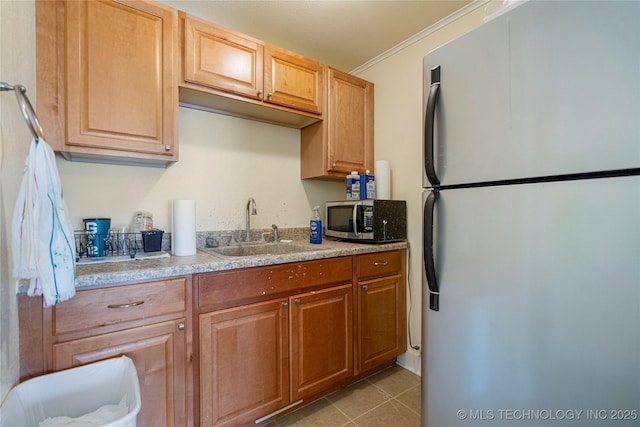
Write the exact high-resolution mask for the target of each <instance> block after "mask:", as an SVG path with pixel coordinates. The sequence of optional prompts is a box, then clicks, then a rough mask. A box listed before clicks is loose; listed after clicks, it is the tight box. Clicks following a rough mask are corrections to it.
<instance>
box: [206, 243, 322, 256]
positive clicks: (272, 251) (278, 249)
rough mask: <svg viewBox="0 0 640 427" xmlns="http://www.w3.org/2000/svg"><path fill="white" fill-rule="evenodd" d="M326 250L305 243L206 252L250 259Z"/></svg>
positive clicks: (267, 244) (247, 245) (221, 247)
mask: <svg viewBox="0 0 640 427" xmlns="http://www.w3.org/2000/svg"><path fill="white" fill-rule="evenodd" d="M323 249H325V248H322V247H318V246H317V245H311V244H303V243H282V242H278V243H258V244H238V245H232V246H220V247H217V248H206V249H204V250H205V251H206V252H209V253H212V254H214V255H219V256H223V257H249V256H258V255H284V254H294V253H301V252H314V251H318V250H323Z"/></svg>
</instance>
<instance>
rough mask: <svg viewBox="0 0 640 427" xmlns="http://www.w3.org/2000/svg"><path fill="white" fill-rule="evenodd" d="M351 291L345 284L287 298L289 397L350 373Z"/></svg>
mask: <svg viewBox="0 0 640 427" xmlns="http://www.w3.org/2000/svg"><path fill="white" fill-rule="evenodd" d="M351 294H352V286H351V284H349V285H343V286H337V287H334V288H329V289H326V290H322V291H317V292H309V293H305V294H301V295H297V296H294V297H290V298H289V300H290V304H289V305H290V306H291V400H292V401H297V400H299V399H303V398H306V397H309V396H312V395H314V394H316V393H318V392H321V391H323V390H327V389H329V388H331V386H332V385H334V384H336V383H339V382H340V381H342V380H344V379H347V378H349V377H350V376H351V375H352V374H353V325H352V307H351Z"/></svg>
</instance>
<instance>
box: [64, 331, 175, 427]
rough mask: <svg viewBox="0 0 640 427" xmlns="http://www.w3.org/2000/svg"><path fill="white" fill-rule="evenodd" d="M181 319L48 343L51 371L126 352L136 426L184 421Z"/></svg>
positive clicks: (151, 425)
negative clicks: (137, 399)
mask: <svg viewBox="0 0 640 427" xmlns="http://www.w3.org/2000/svg"><path fill="white" fill-rule="evenodd" d="M184 328H185V319H179V320H174V321H169V322H163V323H158V324H154V325H149V326H141V327H139V328H133V329H130V330H126V331H119V332H113V333H110V334H105V335H98V336H94V337H89V338H83V339H78V340H73V341H68V342H64V343H60V344H55V345H54V346H53V360H54V371H60V370H62V369H68V368H73V367H75V366H80V365H84V364H86V363H91V362H97V361H99V360H104V359H108V358H111V357H118V356H122V355H125V356H128V357H129V358H131V359H132V360H133V363H134V365H135V367H136V371H137V372H138V380H139V382H140V394H141V397H142V407H141V409H140V413H139V414H138V419H137V425H138V426H149V427H155V426H176V427H178V426H183V425H185V424H182V422H184V420H186V419H187V402H186V380H187V366H186V357H185V354H186V345H187V340H186V333H185V331H184Z"/></svg>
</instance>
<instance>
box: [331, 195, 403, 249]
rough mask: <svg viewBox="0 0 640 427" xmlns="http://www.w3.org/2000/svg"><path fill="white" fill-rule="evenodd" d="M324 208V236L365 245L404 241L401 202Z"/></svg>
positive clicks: (356, 202) (344, 203) (340, 204)
mask: <svg viewBox="0 0 640 427" xmlns="http://www.w3.org/2000/svg"><path fill="white" fill-rule="evenodd" d="M325 207H326V210H325V218H326V220H325V232H324V234H325V236H329V237H337V238H339V239H344V240H353V241H360V242H368V243H384V242H394V241H398V240H405V239H406V238H407V203H406V202H405V201H404V200H345V201H339V202H327V203H326V205H325Z"/></svg>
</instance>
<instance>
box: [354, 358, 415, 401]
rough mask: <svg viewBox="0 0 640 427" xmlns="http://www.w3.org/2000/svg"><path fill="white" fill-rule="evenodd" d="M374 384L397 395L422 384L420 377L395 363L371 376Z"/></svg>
mask: <svg viewBox="0 0 640 427" xmlns="http://www.w3.org/2000/svg"><path fill="white" fill-rule="evenodd" d="M367 381H370V382H371V383H372V384H374V385H376V386H377V387H380V388H381V389H382V390H384V391H385V392H387V393H389V394H390V395H391V396H393V397H396V396H398V395H399V394H401V393H404V392H405V391H407V390H409V389H410V388H412V387H414V386H416V385H419V384H420V377H419V376H418V375H416V374H414V373H412V372H410V371H408V370H406V369H404V368H401V367H400V366H398V365H393V366H391V367H390V368H387V369H385V370H384V371H382V372H379V373H377V374H375V375H373V376H371V377H369V378H367Z"/></svg>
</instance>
